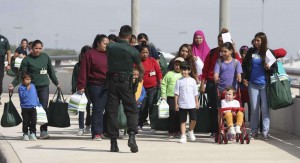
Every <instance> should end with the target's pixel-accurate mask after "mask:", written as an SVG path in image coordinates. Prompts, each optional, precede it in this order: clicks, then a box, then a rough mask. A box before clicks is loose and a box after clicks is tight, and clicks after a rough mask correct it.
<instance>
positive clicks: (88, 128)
mask: <svg viewBox="0 0 300 163" xmlns="http://www.w3.org/2000/svg"><path fill="white" fill-rule="evenodd" d="M84 133H85V134H90V133H91V127H90V126H85V129H84Z"/></svg>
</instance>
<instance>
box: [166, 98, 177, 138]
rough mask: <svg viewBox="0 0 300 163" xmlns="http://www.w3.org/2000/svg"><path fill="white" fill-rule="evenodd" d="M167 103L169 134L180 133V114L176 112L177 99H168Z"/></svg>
mask: <svg viewBox="0 0 300 163" xmlns="http://www.w3.org/2000/svg"><path fill="white" fill-rule="evenodd" d="M167 103H168V105H169V114H170V117H169V133H178V132H180V120H179V112H178V111H176V110H175V99H174V97H167Z"/></svg>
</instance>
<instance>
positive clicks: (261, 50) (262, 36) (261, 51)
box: [254, 32, 268, 62]
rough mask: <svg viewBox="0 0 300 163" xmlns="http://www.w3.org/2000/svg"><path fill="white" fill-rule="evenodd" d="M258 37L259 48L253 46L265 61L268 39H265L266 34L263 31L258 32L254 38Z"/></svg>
mask: <svg viewBox="0 0 300 163" xmlns="http://www.w3.org/2000/svg"><path fill="white" fill-rule="evenodd" d="M256 37H258V38H260V39H261V45H260V47H259V49H257V47H255V48H256V49H257V50H258V51H259V54H260V57H261V58H262V60H263V61H264V62H265V60H266V52H267V50H268V39H267V35H266V34H265V33H263V32H258V33H257V34H256V35H255V36H254V38H256Z"/></svg>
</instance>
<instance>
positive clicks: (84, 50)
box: [78, 45, 92, 63]
mask: <svg viewBox="0 0 300 163" xmlns="http://www.w3.org/2000/svg"><path fill="white" fill-rule="evenodd" d="M90 49H92V48H91V47H90V46H88V45H85V46H84V47H82V48H81V51H80V54H79V58H78V62H79V63H80V61H81V60H82V58H83V56H84V54H85V53H86V52H87V51H88V50H90Z"/></svg>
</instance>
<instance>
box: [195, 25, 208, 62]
mask: <svg viewBox="0 0 300 163" xmlns="http://www.w3.org/2000/svg"><path fill="white" fill-rule="evenodd" d="M196 36H201V37H202V38H203V42H202V43H201V44H200V45H197V44H196V43H195V41H194V40H195V37H196ZM209 51H210V48H209V47H208V45H207V43H206V39H205V36H204V33H203V32H202V31H200V30H198V31H196V32H195V33H194V38H193V44H192V52H193V54H194V55H195V56H198V57H199V58H200V59H201V60H202V61H203V62H204V61H205V58H206V56H207V54H208V53H209Z"/></svg>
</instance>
